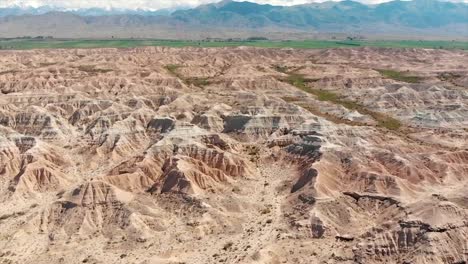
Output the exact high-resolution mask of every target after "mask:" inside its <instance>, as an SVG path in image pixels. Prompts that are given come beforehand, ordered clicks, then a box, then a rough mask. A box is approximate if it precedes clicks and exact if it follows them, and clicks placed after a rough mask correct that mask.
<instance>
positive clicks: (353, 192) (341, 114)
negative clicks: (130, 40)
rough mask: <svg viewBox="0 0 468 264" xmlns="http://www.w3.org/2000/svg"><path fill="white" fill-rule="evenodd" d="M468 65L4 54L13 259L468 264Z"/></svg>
mask: <svg viewBox="0 0 468 264" xmlns="http://www.w3.org/2000/svg"><path fill="white" fill-rule="evenodd" d="M467 89H468V53H466V52H463V51H444V50H428V49H379V48H359V49H327V50H293V49H259V48H245V47H241V48H216V49H215V48H213V49H209V48H205V49H201V48H182V49H173V48H137V49H89V50H42V51H39V50H32V51H2V52H0V201H1V204H2V206H0V263H44V264H45V263H141V264H143V263H330V264H331V263H395V264H396V263H415V264H423V263H424V264H425V263H452V264H455V263H459V264H461V263H466V261H467V258H468V242H467V240H468V90H467Z"/></svg>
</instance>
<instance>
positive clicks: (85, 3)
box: [0, 0, 468, 10]
mask: <svg viewBox="0 0 468 264" xmlns="http://www.w3.org/2000/svg"><path fill="white" fill-rule="evenodd" d="M218 1H219V0H218ZM218 1H216V0H0V7H8V6H15V5H16V6H23V7H24V6H30V7H39V6H45V5H48V6H54V7H59V8H67V9H77V8H90V7H98V8H124V9H138V8H140V9H151V10H155V9H161V8H174V7H177V6H184V7H187V6H197V5H200V4H206V3H212V2H218ZM321 1H323V0H270V1H268V0H250V2H256V3H262V4H265V3H268V4H272V5H296V4H304V3H310V2H321ZM358 1H360V2H363V3H380V2H385V1H386V0H358ZM387 1H388V0H387ZM456 1H457V2H460V1H461V2H468V0H456Z"/></svg>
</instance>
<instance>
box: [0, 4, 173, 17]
mask: <svg viewBox="0 0 468 264" xmlns="http://www.w3.org/2000/svg"><path fill="white" fill-rule="evenodd" d="M179 9H182V8H179ZM175 10H176V9H159V10H145V9H121V8H112V9H104V8H80V9H70V10H68V9H64V8H55V7H51V6H40V7H20V6H13V7H4V8H0V17H6V16H21V15H44V14H46V13H49V12H66V13H71V14H75V15H80V16H111V15H141V16H168V15H170V14H171V13H172V12H174V11H175Z"/></svg>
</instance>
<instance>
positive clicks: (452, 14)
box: [0, 0, 468, 38]
mask: <svg viewBox="0 0 468 264" xmlns="http://www.w3.org/2000/svg"><path fill="white" fill-rule="evenodd" d="M72 29H73V30H72ZM70 30H72V31H70ZM226 30H228V31H226ZM174 31H176V32H174ZM274 33H276V34H277V35H281V34H280V33H284V34H286V33H287V34H296V35H297V36H300V35H301V33H303V34H314V33H343V34H363V35H366V34H367V35H392V36H414V35H416V36H424V35H434V36H437V35H440V36H453V37H455V36H456V37H459V38H464V37H467V38H468V4H465V3H453V2H442V1H437V0H413V1H391V2H386V3H381V4H377V5H365V4H362V3H359V2H355V1H350V0H346V1H341V2H331V1H328V2H323V3H310V4H303V5H295V6H274V5H268V4H264V5H262V4H256V3H252V2H236V1H231V0H225V1H222V2H219V3H214V4H207V5H201V6H198V7H196V8H192V9H181V10H168V9H164V10H158V11H148V10H123V9H111V10H106V9H98V8H92V9H79V10H56V9H53V8H51V7H47V6H45V7H40V8H20V7H12V8H3V9H0V36H1V37H18V36H26V35H27V36H36V35H50V36H54V37H111V36H116V37H161V38H167V37H178V38H200V37H226V36H232V37H238V36H242V35H243V34H244V35H245V34H246V35H249V34H250V35H252V34H257V35H258V34H260V35H267V36H271V34H274ZM284 34H283V35H284Z"/></svg>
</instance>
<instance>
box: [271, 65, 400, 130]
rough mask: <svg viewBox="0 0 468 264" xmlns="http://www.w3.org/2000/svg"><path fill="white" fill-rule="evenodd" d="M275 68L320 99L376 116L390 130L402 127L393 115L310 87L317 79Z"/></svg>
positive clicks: (292, 82)
mask: <svg viewBox="0 0 468 264" xmlns="http://www.w3.org/2000/svg"><path fill="white" fill-rule="evenodd" d="M275 69H279V70H280V72H282V73H286V74H288V77H287V78H286V79H284V80H283V81H286V82H288V83H289V84H291V85H293V86H295V87H297V88H299V89H301V90H302V91H304V92H307V93H309V94H313V95H314V96H316V97H317V99H318V100H320V101H326V102H331V103H334V104H338V105H342V106H343V107H345V108H347V109H349V110H353V111H358V112H359V113H360V114H363V115H368V116H371V117H372V118H374V120H376V121H377V123H378V126H380V127H383V128H386V129H389V130H398V129H400V127H401V122H400V121H398V120H397V119H395V118H393V117H390V116H388V115H385V114H382V113H379V112H375V111H372V110H369V109H367V108H366V107H365V106H363V105H361V104H359V103H358V102H355V101H351V100H347V99H344V98H343V97H342V96H341V95H339V94H337V93H335V92H332V91H327V90H322V89H314V88H311V87H309V86H308V85H307V83H308V82H311V81H315V80H311V79H306V78H304V76H303V75H302V74H298V73H295V72H288V71H287V70H286V68H284V67H280V66H276V67H275Z"/></svg>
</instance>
